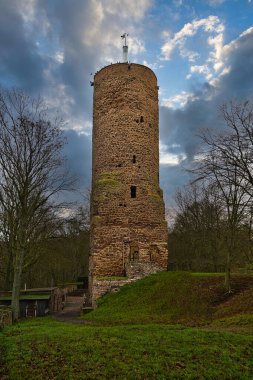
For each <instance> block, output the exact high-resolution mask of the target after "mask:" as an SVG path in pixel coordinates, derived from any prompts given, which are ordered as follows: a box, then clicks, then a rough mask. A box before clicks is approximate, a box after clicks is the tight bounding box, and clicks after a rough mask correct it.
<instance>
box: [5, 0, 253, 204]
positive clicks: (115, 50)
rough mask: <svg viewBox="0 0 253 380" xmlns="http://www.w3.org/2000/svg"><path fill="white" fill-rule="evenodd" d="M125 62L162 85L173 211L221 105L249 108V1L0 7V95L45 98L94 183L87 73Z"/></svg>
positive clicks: (54, 0) (252, 36) (252, 11)
mask: <svg viewBox="0 0 253 380" xmlns="http://www.w3.org/2000/svg"><path fill="white" fill-rule="evenodd" d="M124 32H127V33H129V39H128V44H129V59H130V61H131V62H138V63H142V64H145V65H148V66H150V67H151V68H152V69H153V70H154V71H155V73H156V75H157V78H158V84H159V86H160V90H159V100H160V160H161V166H160V168H161V176H160V178H161V185H162V187H163V188H164V194H165V199H166V204H167V205H171V204H172V203H173V202H172V195H173V192H174V191H175V189H176V187H178V186H182V185H183V184H184V183H185V182H186V181H187V174H186V173H185V172H184V171H183V170H182V168H184V167H186V166H189V165H190V164H191V162H192V160H193V159H194V156H195V155H196V153H197V152H198V150H199V144H200V143H199V140H198V137H197V134H198V132H199V131H200V130H201V129H203V128H210V129H212V130H214V131H219V130H221V129H222V128H223V122H222V120H221V118H220V117H219V114H218V107H219V105H221V104H222V103H224V102H226V101H229V100H231V99H233V100H238V101H241V100H245V99H252V90H253V75H252V74H253V1H250V0H195V1H190V0H188V1H187V0H168V1H165V0H164V1H161V0H138V1H136V0H0V86H1V87H4V88H6V87H12V86H15V87H20V88H22V89H24V90H25V91H26V92H28V93H29V94H31V95H32V96H36V95H38V94H40V95H42V96H43V97H44V98H45V99H46V101H47V103H48V107H49V108H51V109H53V110H59V111H60V113H61V114H62V116H63V117H64V119H65V120H66V122H67V124H66V131H65V133H66V136H67V138H68V141H69V144H68V146H67V147H66V149H65V153H66V155H67V156H68V158H69V163H70V166H71V167H72V169H73V170H74V171H75V172H76V173H77V175H78V176H79V178H80V189H83V188H85V187H88V186H89V184H90V177H91V128H92V92H93V88H92V87H90V85H89V82H90V80H91V79H92V75H90V74H91V73H93V74H94V73H95V72H96V71H97V70H99V69H100V68H101V67H103V66H105V65H107V64H109V63H111V62H117V61H120V60H121V56H122V54H121V50H122V41H121V38H120V35H121V34H122V33H124Z"/></svg>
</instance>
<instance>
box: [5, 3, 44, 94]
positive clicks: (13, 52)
mask: <svg viewBox="0 0 253 380" xmlns="http://www.w3.org/2000/svg"><path fill="white" fill-rule="evenodd" d="M19 5H20V4H19V2H18V1H15V0H13V1H4V0H1V1H0V10H1V11H0V48H1V50H0V84H1V86H6V85H8V86H9V85H12V86H16V87H22V88H23V89H25V90H26V91H28V92H30V93H31V92H34V91H36V90H40V91H41V89H42V87H43V85H44V78H43V70H44V69H45V68H46V66H47V63H46V61H45V60H44V59H43V58H42V57H41V56H40V55H39V53H38V49H37V46H36V43H35V41H34V40H33V36H31V35H30V34H29V33H28V32H27V30H26V29H25V23H24V20H23V18H22V16H21V14H20V12H19Z"/></svg>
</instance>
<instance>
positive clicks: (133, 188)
mask: <svg viewBox="0 0 253 380" xmlns="http://www.w3.org/2000/svg"><path fill="white" fill-rule="evenodd" d="M136 189H137V188H136V186H131V198H136Z"/></svg>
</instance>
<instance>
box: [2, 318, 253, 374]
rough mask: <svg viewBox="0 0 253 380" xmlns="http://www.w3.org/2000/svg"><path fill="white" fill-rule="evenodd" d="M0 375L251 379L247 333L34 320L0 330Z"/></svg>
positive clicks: (252, 357) (251, 340)
mask: <svg viewBox="0 0 253 380" xmlns="http://www.w3.org/2000/svg"><path fill="white" fill-rule="evenodd" d="M0 350H1V355H0V364H1V367H0V368H1V369H0V378H1V379H8V380H9V379H10V380H24V379H27V380H30V379H31V380H38V379H41V380H42V379H43V380H44V379H62V380H66V379H73V380H76V379H121V380H123V379H133V380H135V379H252V378H253V336H252V335H241V334H232V333H225V332H216V331H204V330H201V329H198V328H184V327H182V326H179V325H175V326H168V325H167V326H166V325H155V324H147V325H127V326H126V325H125V326H107V327H105V326H103V327H102V326H100V327H99V326H87V325H71V324H66V323H61V322H57V321H52V320H50V319H49V318H37V319H33V320H29V321H24V322H22V323H19V324H16V325H14V326H10V327H8V328H5V329H4V331H3V332H2V333H0Z"/></svg>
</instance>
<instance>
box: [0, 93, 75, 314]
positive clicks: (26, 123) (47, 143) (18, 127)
mask: <svg viewBox="0 0 253 380" xmlns="http://www.w3.org/2000/svg"><path fill="white" fill-rule="evenodd" d="M59 127H60V121H59V120H57V119H55V120H53V121H49V120H48V115H47V111H46V109H45V105H44V104H43V102H42V101H41V100H40V99H37V100H33V99H31V98H30V97H28V96H26V95H25V94H24V93H23V92H20V91H15V90H13V91H5V92H3V91H2V92H1V93H0V152H1V155H0V213H1V218H2V225H1V236H2V238H3V239H5V244H6V246H7V248H8V251H9V255H10V257H11V258H12V262H13V286H12V308H13V313H14V319H17V318H18V313H19V294H20V287H21V278H22V272H23V270H24V268H25V267H26V266H28V265H29V264H30V263H31V262H33V261H34V259H35V257H36V253H37V250H38V247H39V244H38V242H40V241H41V240H42V239H43V238H44V237H45V236H46V235H48V234H49V233H50V230H51V227H52V226H53V224H54V222H53V220H54V216H55V214H56V212H57V209H58V207H59V203H58V202H57V194H59V192H60V191H62V190H67V189H69V187H70V184H71V183H72V179H70V176H69V175H67V174H66V172H65V169H64V166H63V163H64V159H63V157H62V155H61V151H62V147H63V145H64V144H65V140H64V138H63V133H62V131H61V130H60V128H59Z"/></svg>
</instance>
